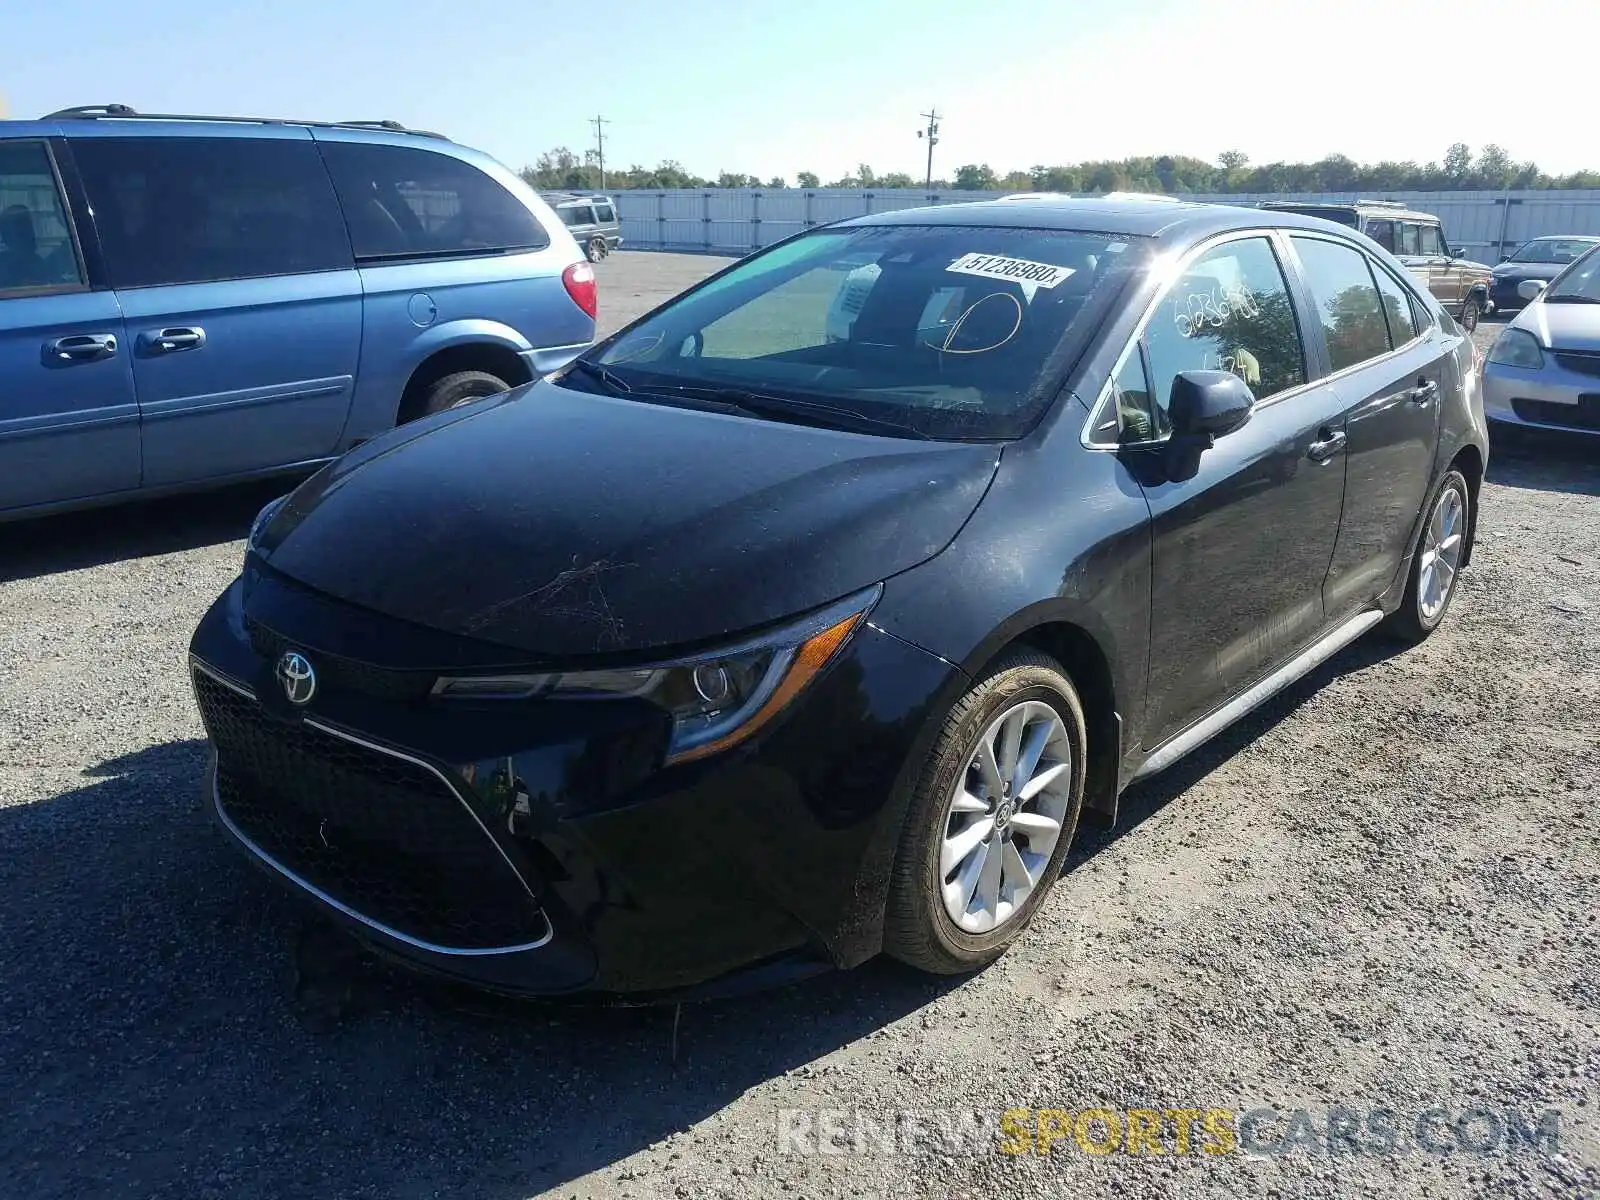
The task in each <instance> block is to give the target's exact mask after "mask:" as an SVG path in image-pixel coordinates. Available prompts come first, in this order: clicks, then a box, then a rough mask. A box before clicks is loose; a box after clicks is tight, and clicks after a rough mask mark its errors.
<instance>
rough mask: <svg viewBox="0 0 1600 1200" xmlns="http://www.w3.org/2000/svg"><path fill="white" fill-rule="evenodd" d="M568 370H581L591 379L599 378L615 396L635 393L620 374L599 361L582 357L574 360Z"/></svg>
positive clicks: (569, 371)
mask: <svg viewBox="0 0 1600 1200" xmlns="http://www.w3.org/2000/svg"><path fill="white" fill-rule="evenodd" d="M567 371H568V373H569V374H570V373H571V372H574V371H581V372H583V374H584V375H586V376H588V377H589V378H590V379H596V380H599V382H600V384H601V385H602V386H603V387H605V388H606V390H608V391H609V392H610V393H611V394H612V395H613V396H631V395H633V388H631V387H630V386H628V384H627V382H626V381H625V380H624V379H623V378H622V377H621V376H620V375H618V374H617V373H616V372H615V371H613V370H610V369H609V368H607V367H602V366H601V365H600V364H599V363H593V362H590V361H589V360H588V359H584V358H580V359H576V360H574V361H573V364H572V365H571V366H570V367H568V368H567Z"/></svg>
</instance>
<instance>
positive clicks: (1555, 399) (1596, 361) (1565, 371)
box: [1483, 350, 1600, 435]
mask: <svg viewBox="0 0 1600 1200" xmlns="http://www.w3.org/2000/svg"><path fill="white" fill-rule="evenodd" d="M1562 359H1567V360H1569V361H1573V362H1578V363H1580V364H1581V365H1582V366H1583V367H1584V368H1585V369H1583V370H1574V369H1571V367H1569V366H1567V365H1564V364H1563V362H1562ZM1483 413H1484V416H1485V417H1487V418H1488V419H1489V420H1490V421H1493V422H1495V423H1497V424H1500V425H1520V426H1525V427H1527V428H1530V429H1556V430H1561V431H1563V432H1568V433H1580V434H1589V435H1596V434H1600V356H1584V355H1565V354H1561V355H1558V354H1557V353H1556V352H1553V351H1549V350H1547V351H1545V362H1544V366H1543V367H1540V368H1537V369H1528V368H1524V367H1508V366H1505V365H1504V364H1502V363H1495V362H1486V363H1485V364H1484V367H1483Z"/></svg>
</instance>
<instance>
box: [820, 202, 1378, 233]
mask: <svg viewBox="0 0 1600 1200" xmlns="http://www.w3.org/2000/svg"><path fill="white" fill-rule="evenodd" d="M872 225H988V226H994V227H997V228H1004V229H1063V230H1067V229H1070V230H1077V231H1080V232H1084V233H1110V234H1122V235H1124V236H1127V237H1148V238H1157V239H1161V240H1172V241H1182V242H1190V241H1198V240H1199V239H1201V238H1205V237H1209V236H1211V235H1212V234H1215V233H1226V232H1228V231H1229V230H1233V229H1314V230H1319V231H1323V232H1326V231H1327V229H1328V228H1329V226H1330V225H1332V226H1333V227H1334V228H1337V229H1341V230H1342V231H1343V232H1344V233H1347V234H1348V233H1350V232H1351V230H1350V229H1349V227H1348V226H1339V225H1337V224H1335V223H1333V222H1329V221H1325V220H1323V219H1322V218H1320V217H1307V216H1302V215H1300V214H1299V213H1292V212H1280V211H1276V210H1273V209H1263V208H1245V207H1243V206H1241V205H1233V204H1202V203H1199V202H1197V201H1193V200H1182V199H1176V198H1165V197H1163V198H1161V199H1154V198H1144V197H1130V196H1126V195H1123V196H1115V197H1104V198H1102V197H1092V196H1091V197H1073V196H1053V195H1050V196H1047V195H1030V196H1026V197H1015V198H1011V199H998V200H976V201H970V202H966V203H962V204H939V205H934V206H929V207H925V208H902V209H897V210H895V211H893V212H884V213H874V214H872V215H871V216H864V217H853V218H850V219H849V220H845V221H840V222H838V224H836V225H834V226H832V228H835V229H838V228H852V227H863V226H872Z"/></svg>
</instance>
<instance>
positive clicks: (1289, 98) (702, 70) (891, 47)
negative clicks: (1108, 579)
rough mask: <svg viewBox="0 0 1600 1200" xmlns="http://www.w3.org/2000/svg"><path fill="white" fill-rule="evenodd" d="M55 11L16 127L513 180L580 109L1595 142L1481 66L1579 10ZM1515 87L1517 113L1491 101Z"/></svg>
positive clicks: (1599, 155)
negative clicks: (339, 147) (392, 123)
mask: <svg viewBox="0 0 1600 1200" xmlns="http://www.w3.org/2000/svg"><path fill="white" fill-rule="evenodd" d="M61 13H62V10H61V8H60V6H59V5H58V4H46V3H44V2H43V0H19V3H17V4H16V5H14V6H13V7H12V8H11V11H9V12H8V13H7V15H6V16H5V17H4V19H3V23H0V28H3V31H4V33H3V39H4V43H5V49H4V50H3V51H0V96H3V98H4V103H5V104H6V106H7V108H8V110H9V115H11V116H36V115H39V114H41V113H43V112H46V111H48V110H50V109H52V108H59V107H62V106H65V105H68V104H84V103H102V102H105V101H111V100H115V101H120V102H122V103H126V104H131V105H133V106H134V107H135V108H139V109H143V110H145V111H157V110H164V111H180V112H230V113H250V114H272V115H287V116H298V117H317V118H370V117H392V118H395V119H397V120H400V121H404V122H406V123H407V124H414V125H420V126H423V127H427V128H435V129H439V130H441V131H442V132H445V133H448V134H450V135H451V136H452V137H454V138H456V139H457V140H458V141H462V142H465V143H468V144H470V145H474V146H477V147H479V148H480V149H483V150H487V151H488V152H489V153H491V154H494V155H495V156H496V157H498V158H500V159H502V160H504V161H505V162H507V163H508V164H510V165H511V166H513V167H516V166H521V165H523V164H524V163H527V162H531V161H532V160H533V159H534V158H535V157H536V156H537V155H538V154H539V152H540V151H542V150H545V149H548V148H549V147H551V146H555V145H562V144H565V145H568V146H571V147H572V148H573V149H575V150H582V149H583V148H584V147H585V146H588V145H591V144H592V142H591V137H592V130H591V128H590V127H589V126H588V125H587V124H586V123H585V120H586V118H588V117H591V116H593V115H595V114H596V113H604V114H605V115H606V116H607V117H609V118H610V119H611V120H612V122H613V123H612V124H611V125H609V126H608V127H607V138H608V144H607V152H606V159H607V163H608V165H610V164H617V165H621V166H627V165H629V164H631V163H635V162H637V163H643V164H645V165H654V164H655V163H656V162H658V161H660V160H661V159H663V158H669V157H670V158H677V159H679V160H680V161H681V162H682V163H683V164H684V166H685V167H687V168H688V169H689V170H691V171H694V172H696V173H699V174H702V175H715V174H716V173H717V172H718V171H721V170H729V171H739V172H752V173H755V174H759V175H761V176H762V177H764V178H765V177H768V176H771V175H777V174H781V175H784V176H786V177H788V178H789V179H790V181H791V182H792V181H793V177H794V174H795V172H797V171H801V170H812V171H816V172H817V173H818V174H820V175H822V176H823V177H824V178H825V179H826V178H833V177H837V176H839V175H841V174H843V173H845V172H846V171H849V170H851V169H853V168H854V167H855V165H856V164H857V163H859V162H866V163H869V164H870V165H871V166H872V167H873V168H874V169H876V170H877V171H879V172H880V173H881V172H885V171H893V170H903V171H908V172H910V173H912V174H913V175H916V176H920V175H921V173H922V168H923V154H924V153H925V147H924V144H923V143H922V142H920V141H919V140H918V139H917V137H916V129H917V128H918V126H919V125H920V124H921V121H920V119H919V117H918V115H917V114H918V113H919V112H921V111H923V110H925V109H926V108H927V107H928V106H929V105H930V104H933V105H937V106H938V108H939V110H940V111H941V112H943V113H945V114H947V115H946V119H945V122H944V128H943V131H942V135H941V136H942V141H941V144H940V145H939V147H938V151H937V156H938V157H937V159H936V161H935V173H936V174H945V175H948V174H950V173H953V171H954V169H955V167H956V166H957V165H959V164H961V163H965V162H988V163H990V164H991V165H992V166H994V167H995V168H996V169H997V170H1000V171H1001V172H1002V173H1003V172H1004V171H1005V170H1007V169H1010V168H1013V167H1021V168H1026V167H1028V166H1031V165H1033V164H1034V163H1060V162H1069V161H1077V160H1081V159H1084V158H1101V157H1119V158H1120V157H1123V156H1126V155H1131V154H1158V153H1163V152H1165V153H1186V154H1193V155H1196V156H1199V157H1203V158H1215V156H1216V155H1217V154H1218V153H1219V152H1221V151H1223V150H1226V149H1235V148H1236V149H1241V150H1244V151H1245V152H1246V153H1247V154H1248V155H1249V156H1250V158H1251V161H1253V162H1265V161H1271V160H1273V159H1279V158H1284V159H1291V160H1293V159H1314V158H1319V157H1321V156H1322V155H1324V154H1328V153H1332V152H1335V151H1338V152H1343V153H1346V154H1349V155H1351V156H1352V157H1354V158H1357V159H1363V160H1371V159H1378V158H1396V159H1416V160H1418V161H1424V162H1425V161H1428V160H1431V159H1439V158H1441V157H1442V156H1443V154H1444V150H1445V148H1446V146H1448V145H1449V144H1450V143H1451V142H1454V141H1458V140H1459V141H1466V142H1467V143H1469V144H1470V145H1471V146H1472V147H1473V148H1474V149H1475V150H1476V149H1477V148H1479V147H1481V146H1483V145H1484V144H1486V143H1489V142H1498V143H1500V144H1501V145H1503V146H1505V147H1506V148H1507V149H1508V150H1509V151H1510V152H1511V154H1512V155H1513V157H1514V158H1516V159H1517V160H1519V161H1521V160H1524V159H1529V158H1531V159H1534V160H1536V161H1537V162H1538V163H1539V164H1540V165H1541V166H1542V167H1544V168H1545V169H1546V170H1548V171H1571V170H1575V169H1578V168H1580V167H1600V141H1597V140H1596V139H1595V138H1593V137H1592V136H1587V135H1586V134H1584V133H1582V132H1580V131H1582V130H1584V129H1586V128H1587V125H1588V117H1589V115H1590V114H1591V113H1592V111H1593V103H1592V98H1591V95H1590V94H1586V93H1589V89H1590V88H1591V86H1592V84H1591V82H1590V81H1591V80H1592V77H1593V72H1592V68H1591V67H1589V66H1568V67H1567V68H1566V69H1563V68H1562V64H1561V62H1560V60H1559V59H1558V58H1555V57H1553V56H1551V57H1545V56H1540V55H1529V54H1522V53H1519V54H1517V55H1516V56H1515V57H1512V56H1510V55H1509V54H1507V55H1505V56H1503V57H1500V56H1494V51H1495V50H1496V48H1497V46H1500V45H1502V44H1503V45H1507V46H1509V45H1511V44H1519V45H1521V44H1529V45H1532V44H1539V45H1549V46H1556V47H1559V46H1561V45H1575V44H1579V43H1580V41H1581V39H1582V38H1583V37H1584V36H1585V35H1588V36H1589V46H1590V47H1591V48H1592V46H1593V45H1594V41H1593V36H1592V35H1594V34H1596V33H1600V5H1596V4H1594V3H1593V2H1592V0H1590V2H1588V3H1580V2H1578V0H1517V2H1516V3H1515V4H1513V3H1511V2H1510V0H1446V2H1444V3H1429V4H1427V5H1422V4H1418V3H1415V0H1412V2H1410V3H1407V2H1406V0H1287V2H1286V0H1116V2H1115V3H1106V2H1103V0H1091V2H1089V3H1083V2H1081V0H1080V3H1077V4H1073V3H1070V0H1069V2H1062V0H1055V2H1054V3H1051V2H1049V0H1034V2H1032V3H1026V2H1023V0H964V2H962V3H947V2H944V0H916V2H915V3H913V2H910V0H899V2H895V3H884V2H882V0H877V2H874V0H857V2H855V3H846V2H844V0H790V2H789V3H783V4H776V3H769V2H767V0H747V2H745V3H739V2H737V0H703V2H701V3H698V4H696V3H685V2H684V0H678V2H677V3H659V2H652V0H608V2H605V3H599V4H583V3H578V2H574V0H566V2H564V3H562V4H559V5H557V4H552V3H549V0H471V2H467V3H457V4H441V3H439V2H438V0H432V2H430V3H420V2H417V0H323V2H313V0H275V2H274V3H272V4H267V5H263V4H260V3H258V2H255V3H244V2H243V0H202V2H201V3H199V4H193V5H186V6H183V7H182V8H181V9H173V10H167V9H161V8H155V9H149V10H142V9H138V8H137V6H136V7H135V8H131V9H124V10H122V11H121V12H120V13H117V14H115V15H113V14H111V13H110V12H107V13H103V14H102V13H98V12H90V11H89V10H84V11H83V12H82V13H80V14H79V15H78V16H77V17H76V18H74V19H73V20H71V21H70V23H69V24H67V25H66V26H63V24H62V18H61ZM1513 35H1514V36H1513ZM22 47H27V48H29V49H28V51H27V53H26V54H19V53H18V52H17V51H18V49H19V48H22ZM1585 57H1587V54H1586V52H1585ZM1521 72H1526V73H1527V74H1528V75H1529V76H1530V77H1532V78H1534V79H1536V80H1537V86H1538V88H1539V96H1538V98H1537V99H1530V100H1517V99H1513V98H1508V97H1507V96H1506V95H1505V93H1504V92H1503V91H1496V92H1489V91H1488V90H1487V89H1488V88H1489V87H1490V85H1491V84H1492V85H1496V86H1497V88H1503V87H1504V86H1505V85H1507V84H1508V83H1510V82H1511V80H1512V79H1513V78H1515V77H1516V76H1517V75H1518V73H1521ZM1568 130H1570V131H1571V132H1567V131H1568Z"/></svg>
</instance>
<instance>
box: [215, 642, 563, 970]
mask: <svg viewBox="0 0 1600 1200" xmlns="http://www.w3.org/2000/svg"><path fill="white" fill-rule="evenodd" d="M194 682H195V695H196V697H197V698H198V700H199V704H200V711H201V715H202V716H203V717H204V718H205V723H206V729H207V730H208V731H209V732H210V734H211V740H212V742H213V743H214V744H215V746H216V749H217V804H218V807H219V808H220V810H221V812H222V815H223V816H224V817H225V818H226V819H227V820H228V821H229V823H231V824H232V825H233V826H234V827H235V829H236V830H237V831H238V832H239V833H240V834H242V835H243V836H244V837H245V838H246V839H248V840H249V841H250V842H251V843H253V844H254V845H255V846H256V847H257V848H258V849H259V850H260V852H261V853H262V854H264V855H266V856H267V857H268V858H270V859H271V860H272V861H273V862H274V863H276V864H278V865H279V866H281V867H282V868H283V869H285V870H287V871H290V872H293V873H294V874H295V875H296V876H298V877H299V878H300V879H301V880H303V881H304V882H305V883H307V884H309V885H310V886H311V887H312V888H315V889H316V890H318V891H320V892H322V893H324V894H325V895H326V896H328V897H330V898H332V899H333V900H334V901H336V902H337V903H338V904H340V905H342V906H344V907H345V908H346V909H347V910H349V911H350V912H352V913H354V914H356V915H358V916H360V917H362V918H364V919H366V920H367V921H368V922H369V923H372V924H377V925H379V926H380V927H382V928H384V929H386V930H387V931H390V932H393V933H398V934H400V935H401V936H402V937H404V938H408V939H410V940H412V941H415V942H418V943H421V944H423V945H425V946H427V947H429V948H433V949H438V950H445V951H452V950H454V951H458V952H459V951H483V950H493V949H505V948H509V947H513V946H527V945H531V944H535V943H538V942H541V941H542V940H544V938H545V937H546V935H547V934H548V932H549V926H548V924H547V922H546V920H545V917H544V914H543V912H542V911H541V910H540V909H539V906H538V905H537V904H536V903H535V901H534V900H533V898H532V897H531V896H530V895H529V894H528V890H527V888H526V887H524V886H523V883H522V881H521V879H520V878H519V877H518V876H517V874H516V873H515V872H514V871H513V870H512V868H511V865H510V864H509V863H508V862H507V861H506V860H505V858H504V857H503V856H502V855H501V853H500V850H499V848H498V847H497V846H496V845H495V844H494V843H493V842H492V841H491V840H490V839H489V836H488V835H487V834H486V833H485V832H484V830H483V828H482V827H481V826H480V825H479V824H478V822H477V821H476V820H475V819H474V818H473V816H472V814H471V813H470V812H469V811H468V810H467V809H466V807H465V806H464V805H463V803H462V801H461V799H460V798H459V797H458V796H457V795H456V794H455V793H454V792H453V791H452V790H451V789H450V788H449V787H448V786H446V784H445V783H444V781H443V780H442V779H441V778H440V777H439V776H437V775H435V774H434V773H433V772H432V771H431V770H429V769H428V768H427V767H424V766H422V765H421V764H419V763H413V762H411V761H409V760H407V759H404V758H399V757H396V756H394V755H391V754H387V753H383V752H381V751H378V750H374V749H371V748H369V747H367V746H364V745H362V744H360V743H357V742H353V741H349V740H346V739H345V738H343V737H340V736H338V735H336V734H333V733H329V732H327V731H326V730H323V729H320V728H318V727H316V726H314V725H311V724H308V723H306V722H286V721H280V720H277V719H274V718H272V717H269V716H267V715H266V714H265V713H264V712H263V711H262V710H261V708H260V706H259V705H258V704H256V702H255V701H254V700H253V699H251V698H250V697H248V696H245V695H243V694H241V693H239V692H237V691H235V690H234V689H233V688H231V687H229V686H227V685H225V684H223V683H221V682H219V681H218V680H216V679H214V678H212V677H211V676H210V675H207V674H205V673H204V672H203V671H200V670H196V671H195V673H194Z"/></svg>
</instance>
